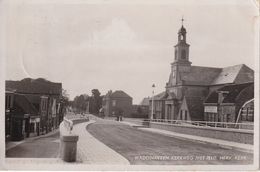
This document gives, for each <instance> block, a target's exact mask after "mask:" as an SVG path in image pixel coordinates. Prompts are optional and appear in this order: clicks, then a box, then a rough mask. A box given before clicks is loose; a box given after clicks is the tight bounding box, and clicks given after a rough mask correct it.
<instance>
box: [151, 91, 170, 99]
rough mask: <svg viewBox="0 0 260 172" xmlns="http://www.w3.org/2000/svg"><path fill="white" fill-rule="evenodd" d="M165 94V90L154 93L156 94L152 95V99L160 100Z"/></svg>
mask: <svg viewBox="0 0 260 172" xmlns="http://www.w3.org/2000/svg"><path fill="white" fill-rule="evenodd" d="M165 96H166V92H165V91H163V92H161V93H159V94H156V95H155V96H154V97H153V99H154V100H162V99H164V98H165ZM150 100H151V99H150Z"/></svg>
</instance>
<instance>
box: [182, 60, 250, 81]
mask: <svg viewBox="0 0 260 172" xmlns="http://www.w3.org/2000/svg"><path fill="white" fill-rule="evenodd" d="M181 80H182V81H183V84H185V85H205V86H206V85H208V86H210V85H222V84H232V83H237V84H239V83H246V82H252V81H254V71H253V70H252V69H250V68H249V67H247V66H246V65H244V64H240V65H235V66H230V67H225V68H213V67H202V66H191V68H190V72H189V73H184V74H182V75H181Z"/></svg>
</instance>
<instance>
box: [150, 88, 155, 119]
mask: <svg viewBox="0 0 260 172" xmlns="http://www.w3.org/2000/svg"><path fill="white" fill-rule="evenodd" d="M152 88H153V92H152V111H151V119H153V101H154V100H153V97H154V88H155V85H154V84H153V85H152Z"/></svg>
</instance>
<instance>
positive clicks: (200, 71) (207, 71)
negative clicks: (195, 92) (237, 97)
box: [181, 66, 221, 85]
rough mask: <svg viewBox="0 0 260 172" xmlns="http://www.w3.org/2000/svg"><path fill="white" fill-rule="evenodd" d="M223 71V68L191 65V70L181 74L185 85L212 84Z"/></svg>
mask: <svg viewBox="0 0 260 172" xmlns="http://www.w3.org/2000/svg"><path fill="white" fill-rule="evenodd" d="M220 71H221V68H212V67H202V66H191V70H190V72H189V73H188V74H187V73H185V74H184V75H182V76H181V80H182V81H183V82H184V83H183V84H185V85H210V84H211V83H212V81H213V80H214V78H216V77H217V76H218V75H219V73H220Z"/></svg>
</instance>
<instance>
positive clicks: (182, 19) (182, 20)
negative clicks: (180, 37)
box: [181, 15, 184, 26]
mask: <svg viewBox="0 0 260 172" xmlns="http://www.w3.org/2000/svg"><path fill="white" fill-rule="evenodd" d="M183 22H184V18H183V15H182V18H181V25H182V26H183Z"/></svg>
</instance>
